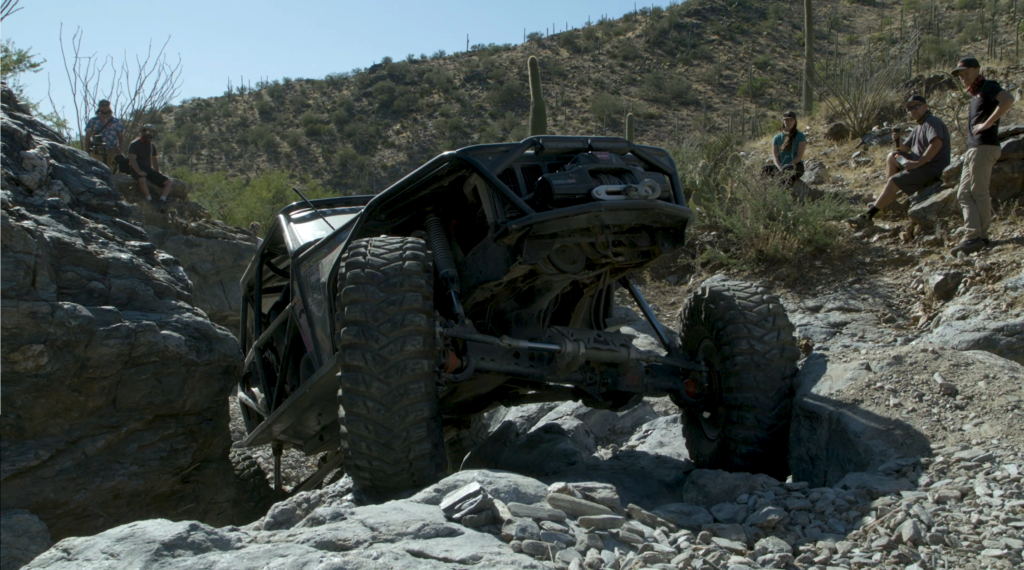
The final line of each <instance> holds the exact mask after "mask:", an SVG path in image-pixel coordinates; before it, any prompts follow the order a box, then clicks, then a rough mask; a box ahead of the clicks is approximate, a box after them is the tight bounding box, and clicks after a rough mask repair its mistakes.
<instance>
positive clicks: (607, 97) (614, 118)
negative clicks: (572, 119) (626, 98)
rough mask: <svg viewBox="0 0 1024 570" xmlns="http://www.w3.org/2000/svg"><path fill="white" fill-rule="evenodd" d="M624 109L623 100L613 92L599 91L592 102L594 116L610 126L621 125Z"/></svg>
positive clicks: (591, 110) (591, 109) (591, 108)
mask: <svg viewBox="0 0 1024 570" xmlns="http://www.w3.org/2000/svg"><path fill="white" fill-rule="evenodd" d="M624 111H625V107H623V105H622V100H621V99H619V98H618V97H616V96H615V95H612V94H611V93H598V94H597V95H595V96H594V99H593V100H592V101H591V102H590V112H591V113H593V114H594V118H595V119H597V121H598V122H599V123H601V124H602V125H604V126H605V127H608V128H616V127H618V126H619V123H620V122H621V121H622V116H623V112H624Z"/></svg>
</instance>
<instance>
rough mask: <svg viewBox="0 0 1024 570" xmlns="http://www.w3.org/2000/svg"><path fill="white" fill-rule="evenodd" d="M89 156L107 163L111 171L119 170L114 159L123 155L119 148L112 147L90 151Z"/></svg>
mask: <svg viewBox="0 0 1024 570" xmlns="http://www.w3.org/2000/svg"><path fill="white" fill-rule="evenodd" d="M89 156H91V157H93V158H95V159H96V160H98V161H100V162H102V163H103V164H106V165H107V168H109V169H110V171H111V172H117V162H115V161H114V158H115V157H118V156H121V153H120V152H118V151H117V150H114V149H111V150H108V151H106V152H96V151H89Z"/></svg>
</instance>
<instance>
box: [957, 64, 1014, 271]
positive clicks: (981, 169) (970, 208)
mask: <svg viewBox="0 0 1024 570" xmlns="http://www.w3.org/2000/svg"><path fill="white" fill-rule="evenodd" d="M952 75H953V76H954V77H959V78H960V82H961V83H963V85H964V88H965V89H966V90H967V92H968V93H970V94H971V110H970V118H969V119H968V121H967V152H965V153H964V169H963V172H961V174H960V187H959V188H958V189H957V191H956V198H957V201H959V202H960V207H961V209H962V210H963V213H964V228H966V229H967V236H966V237H965V238H964V241H962V242H961V243H960V245H958V246H956V247H954V248H953V249H952V250H951V251H952V253H953V255H956V254H957V253H960V252H963V253H965V254H967V253H974V252H975V251H978V250H981V249H983V248H985V247H986V246H988V244H989V241H988V228H989V226H990V225H992V197H991V195H989V191H988V187H989V183H990V182H991V181H992V167H993V166H995V164H996V161H997V160H999V156H1000V155H1001V154H1002V148H1001V147H1000V146H999V117H1002V116H1003V114H1005V113H1006V112H1007V111H1009V110H1010V107H1012V106H1013V95H1010V93H1009V92H1008V91H1007V90H1005V89H1003V88H1002V87H1000V85H999V84H998V83H996V82H995V81H990V80H988V79H985V76H984V75H982V74H981V64H980V63H978V60H976V59H974V58H973V57H965V58H963V59H961V60H960V61H959V62H957V64H956V69H954V70H953V71H952Z"/></svg>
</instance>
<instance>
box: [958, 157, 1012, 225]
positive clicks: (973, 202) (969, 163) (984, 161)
mask: <svg viewBox="0 0 1024 570" xmlns="http://www.w3.org/2000/svg"><path fill="white" fill-rule="evenodd" d="M1002 152H1003V151H1002V149H1001V148H999V147H998V146H996V145H981V146H977V147H974V148H969V149H967V152H966V153H965V154H964V170H963V173H962V174H961V175H960V188H959V189H958V190H957V191H956V199H957V201H958V202H960V208H961V209H962V210H963V212H964V227H966V228H967V229H968V230H969V231H968V234H967V236H965V238H964V239H968V240H971V239H977V238H986V239H987V238H988V227H989V226H990V225H991V224H992V198H991V197H989V192H988V186H989V182H990V181H991V180H992V167H993V166H994V165H995V163H996V161H997V160H999V155H1000V154H1002Z"/></svg>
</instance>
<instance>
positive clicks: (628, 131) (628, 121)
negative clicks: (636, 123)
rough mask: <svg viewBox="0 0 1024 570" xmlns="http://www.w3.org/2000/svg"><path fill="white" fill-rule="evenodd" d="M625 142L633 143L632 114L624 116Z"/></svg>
mask: <svg viewBox="0 0 1024 570" xmlns="http://www.w3.org/2000/svg"><path fill="white" fill-rule="evenodd" d="M626 140H627V141H629V142H633V113H630V114H628V115H626Z"/></svg>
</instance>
